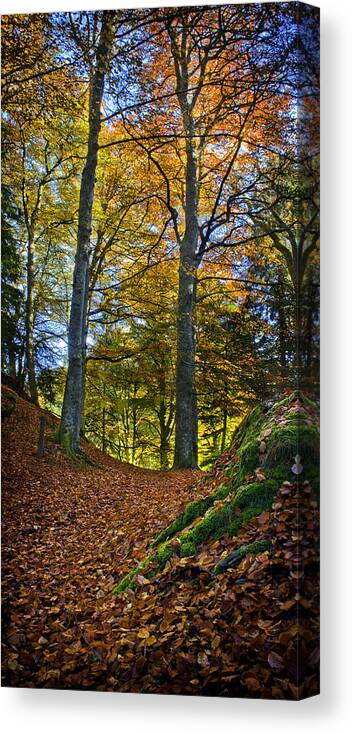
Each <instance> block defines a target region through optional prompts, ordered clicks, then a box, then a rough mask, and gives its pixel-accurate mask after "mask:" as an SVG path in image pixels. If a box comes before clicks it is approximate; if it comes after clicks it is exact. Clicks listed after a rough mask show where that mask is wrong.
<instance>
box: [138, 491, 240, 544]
mask: <svg viewBox="0 0 353 734" xmlns="http://www.w3.org/2000/svg"><path fill="white" fill-rule="evenodd" d="M228 494H229V487H228V486H227V485H223V484H222V486H221V487H219V489H218V490H217V491H216V492H214V493H213V494H212V495H210V496H209V497H206V498H205V499H201V500H194V501H193V502H190V503H189V504H188V505H187V506H186V508H185V510H184V512H183V513H182V514H181V515H179V517H177V518H176V519H175V520H174V522H172V523H171V524H170V525H168V527H166V528H164V530H162V531H161V532H160V533H159V535H157V537H156V538H155V540H153V542H152V543H151V545H152V547H154V546H156V545H159V544H160V543H163V542H164V541H165V540H168V538H172V537H173V536H174V535H176V534H177V533H179V532H180V531H181V530H184V528H187V527H188V525H191V523H192V522H194V520H196V519H197V518H198V517H201V516H202V515H204V514H205V512H207V510H208V509H209V508H210V507H211V506H212V505H213V503H214V502H216V501H217V500H222V499H224V498H225V497H226V496H227V495H228Z"/></svg>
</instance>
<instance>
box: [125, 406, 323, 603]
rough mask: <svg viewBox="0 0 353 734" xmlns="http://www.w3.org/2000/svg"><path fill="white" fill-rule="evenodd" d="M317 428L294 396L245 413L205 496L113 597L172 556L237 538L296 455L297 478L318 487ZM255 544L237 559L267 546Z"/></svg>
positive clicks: (312, 412)
mask: <svg viewBox="0 0 353 734" xmlns="http://www.w3.org/2000/svg"><path fill="white" fill-rule="evenodd" d="M318 423H319V419H318V408H317V405H316V404H315V403H314V402H313V401H311V400H309V399H307V398H306V397H304V396H300V395H299V393H298V392H294V393H292V394H291V395H288V396H287V397H285V398H284V399H283V400H281V401H280V402H277V403H274V404H273V405H272V404H271V405H269V404H267V405H264V406H258V407H257V408H255V409H254V410H253V411H252V412H251V413H249V415H248V416H247V417H246V418H245V419H244V420H243V422H242V423H241V425H240V426H239V427H238V429H237V430H236V431H235V433H234V436H233V440H232V443H231V447H230V449H229V450H228V451H227V452H226V453H225V454H224V455H223V456H222V457H220V459H219V460H218V461H217V462H216V464H215V467H214V469H213V470H212V471H211V472H210V473H209V475H208V476H207V477H206V478H205V479H204V480H203V482H204V487H205V496H204V497H203V498H202V499H199V500H195V501H193V502H190V504H188V505H187V506H186V508H185V510H184V511H183V512H182V513H181V514H180V515H179V516H178V517H176V518H175V519H174V520H173V522H172V523H171V524H170V525H168V526H167V527H166V528H164V529H163V530H162V531H161V532H160V533H159V534H158V535H157V537H156V538H155V539H154V540H153V542H152V543H151V547H150V552H149V553H148V554H147V555H146V558H145V559H144V561H143V562H142V563H140V564H139V566H137V568H135V569H133V571H131V572H130V574H128V575H127V576H125V577H124V578H123V579H122V580H121V581H120V583H119V584H118V586H117V587H116V589H115V593H119V592H120V591H123V590H125V589H127V588H129V587H132V588H133V587H134V585H135V583H136V576H137V575H138V574H139V573H141V574H143V575H144V576H145V577H147V578H152V577H153V576H154V575H156V574H157V573H159V572H160V571H161V570H162V569H163V568H164V567H165V566H166V564H167V563H168V561H169V560H170V559H171V558H172V556H173V554H177V555H178V556H180V557H184V558H185V557H189V556H197V554H198V552H199V549H200V547H201V546H202V544H203V543H205V542H207V541H208V540H209V539H217V538H220V537H221V536H223V535H224V534H225V533H227V534H228V536H229V537H230V538H232V537H234V538H235V539H236V536H237V534H238V533H239V531H240V530H241V529H242V528H243V527H244V526H245V525H246V524H247V523H249V521H250V520H253V518H255V517H257V516H258V515H260V514H261V513H262V512H264V511H266V510H269V509H270V507H271V505H272V502H273V498H274V496H275V495H276V493H277V491H278V489H279V487H280V486H281V484H282V482H284V481H286V480H288V479H290V480H291V481H293V480H294V479H295V476H294V474H293V471H292V467H293V464H294V461H295V456H296V455H297V454H299V455H300V457H301V471H302V475H301V479H306V478H307V479H309V480H310V482H311V483H312V485H313V486H314V487H317V486H318V477H319V473H318V472H319V469H318V456H319V428H318ZM218 477H219V480H218V479H217V478H218ZM217 481H218V482H219V485H218V486H217ZM215 487H216V488H215ZM208 488H209V494H207V493H206V492H207V489H208ZM259 542H260V545H256V543H255V544H253V543H252V544H249V546H246V547H245V546H244V547H243V548H242V549H238V550H239V551H240V550H241V554H240V556H241V557H243V556H244V554H245V555H247V554H250V553H251V552H253V553H255V552H262V550H263V549H264V548H265V545H264V542H265V541H263V539H261V541H259ZM240 556H239V554H238V556H237V557H240ZM216 568H217V566H216Z"/></svg>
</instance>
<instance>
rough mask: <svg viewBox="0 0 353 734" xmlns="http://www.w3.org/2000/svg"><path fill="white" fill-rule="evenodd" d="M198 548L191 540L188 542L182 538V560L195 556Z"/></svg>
mask: <svg viewBox="0 0 353 734" xmlns="http://www.w3.org/2000/svg"><path fill="white" fill-rule="evenodd" d="M196 550H197V547H196V545H195V543H193V542H192V541H191V540H186V539H185V538H181V540H180V556H181V558H185V557H187V556H194V555H195V553H196Z"/></svg>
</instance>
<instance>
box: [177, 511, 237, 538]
mask: <svg viewBox="0 0 353 734" xmlns="http://www.w3.org/2000/svg"><path fill="white" fill-rule="evenodd" d="M232 513H233V507H232V504H231V503H230V502H228V503H227V504H226V505H224V507H221V508H218V507H216V508H214V509H213V510H209V511H208V512H207V514H206V515H205V516H204V517H203V518H202V519H201V520H200V522H198V523H197V525H194V527H193V528H191V529H190V530H184V532H183V533H181V534H180V538H179V539H180V542H181V543H182V544H184V545H185V544H186V543H191V545H192V546H194V547H195V548H197V547H198V546H199V545H201V543H203V542H204V541H205V540H207V538H209V537H210V536H212V538H219V537H220V536H221V535H223V533H224V532H225V531H226V529H227V527H228V526H229V522H230V519H231V516H232Z"/></svg>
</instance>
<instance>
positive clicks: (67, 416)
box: [60, 11, 115, 453]
mask: <svg viewBox="0 0 353 734" xmlns="http://www.w3.org/2000/svg"><path fill="white" fill-rule="evenodd" d="M114 17H115V13H114V12H113V11H104V12H103V15H102V25H101V31H100V37H99V42H98V46H97V51H96V60H95V68H94V72H93V77H92V82H91V89H90V100H89V131H88V142H87V155H86V162H85V166H84V169H83V172H82V178H81V188H80V202H79V213H78V233H77V249H76V257H75V269H74V277H73V286H72V298H71V312H70V323H69V332H68V371H67V378H66V387H65V395H64V402H63V407H62V413H61V429H60V441H61V444H62V446H63V447H64V448H65V449H66V450H67V451H68V452H69V453H70V452H73V453H76V452H77V451H79V448H80V430H81V420H82V413H83V401H84V382H85V357H86V335H87V304H88V284H89V267H90V238H91V229H92V209H93V200H94V188H95V176H96V168H97V161H98V137H99V131H100V124H101V120H100V107H101V103H102V99H103V91H104V81H105V76H106V73H107V70H108V65H109V58H110V52H111V49H112V44H113V35H114V33H113V29H114Z"/></svg>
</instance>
